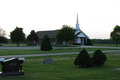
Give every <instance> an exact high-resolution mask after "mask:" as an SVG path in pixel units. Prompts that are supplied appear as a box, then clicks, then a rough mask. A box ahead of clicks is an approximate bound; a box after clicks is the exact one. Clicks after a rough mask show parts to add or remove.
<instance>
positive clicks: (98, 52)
mask: <svg viewBox="0 0 120 80" xmlns="http://www.w3.org/2000/svg"><path fill="white" fill-rule="evenodd" d="M93 57H96V58H99V60H98V61H97V64H98V65H99V66H100V65H103V64H104V63H105V61H106V60H107V59H106V55H105V54H104V53H103V52H102V51H101V50H96V51H95V52H94V54H93Z"/></svg>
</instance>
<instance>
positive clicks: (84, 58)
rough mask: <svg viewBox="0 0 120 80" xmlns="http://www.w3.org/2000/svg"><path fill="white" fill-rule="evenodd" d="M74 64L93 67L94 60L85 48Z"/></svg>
mask: <svg viewBox="0 0 120 80" xmlns="http://www.w3.org/2000/svg"><path fill="white" fill-rule="evenodd" d="M74 65H76V66H77V65H78V66H79V67H91V66H92V62H91V59H90V56H89V54H88V52H87V51H86V50H85V49H83V50H82V51H81V52H80V53H79V54H78V56H77V57H76V58H75V60H74Z"/></svg>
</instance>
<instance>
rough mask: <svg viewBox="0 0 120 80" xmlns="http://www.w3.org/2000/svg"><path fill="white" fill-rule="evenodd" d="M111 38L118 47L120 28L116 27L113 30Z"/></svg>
mask: <svg viewBox="0 0 120 80" xmlns="http://www.w3.org/2000/svg"><path fill="white" fill-rule="evenodd" d="M110 38H111V39H112V40H113V41H115V42H116V45H117V46H118V41H120V26H119V25H116V26H115V27H114V29H113V31H112V32H111V33H110Z"/></svg>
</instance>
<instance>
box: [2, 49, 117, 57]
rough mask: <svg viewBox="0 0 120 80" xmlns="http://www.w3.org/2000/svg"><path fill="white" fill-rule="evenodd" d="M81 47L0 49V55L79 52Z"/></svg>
mask: <svg viewBox="0 0 120 80" xmlns="http://www.w3.org/2000/svg"><path fill="white" fill-rule="evenodd" d="M82 49H83V48H68V49H53V50H51V51H41V50H40V49H26V50H4V49H1V50H0V56H5V55H25V54H50V53H68V52H80V51H81V50H82ZM85 49H86V50H87V51H95V50H98V49H100V50H102V51H106V50H119V49H111V48H85Z"/></svg>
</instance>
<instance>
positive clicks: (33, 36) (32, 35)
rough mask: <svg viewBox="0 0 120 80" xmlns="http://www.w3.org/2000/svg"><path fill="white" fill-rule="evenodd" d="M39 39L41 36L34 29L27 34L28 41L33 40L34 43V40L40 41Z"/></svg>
mask: <svg viewBox="0 0 120 80" xmlns="http://www.w3.org/2000/svg"><path fill="white" fill-rule="evenodd" d="M38 39H39V37H38V35H37V34H36V33H35V31H34V30H32V31H31V32H30V34H29V35H28V36H27V41H28V42H29V41H33V43H34V42H38Z"/></svg>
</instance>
